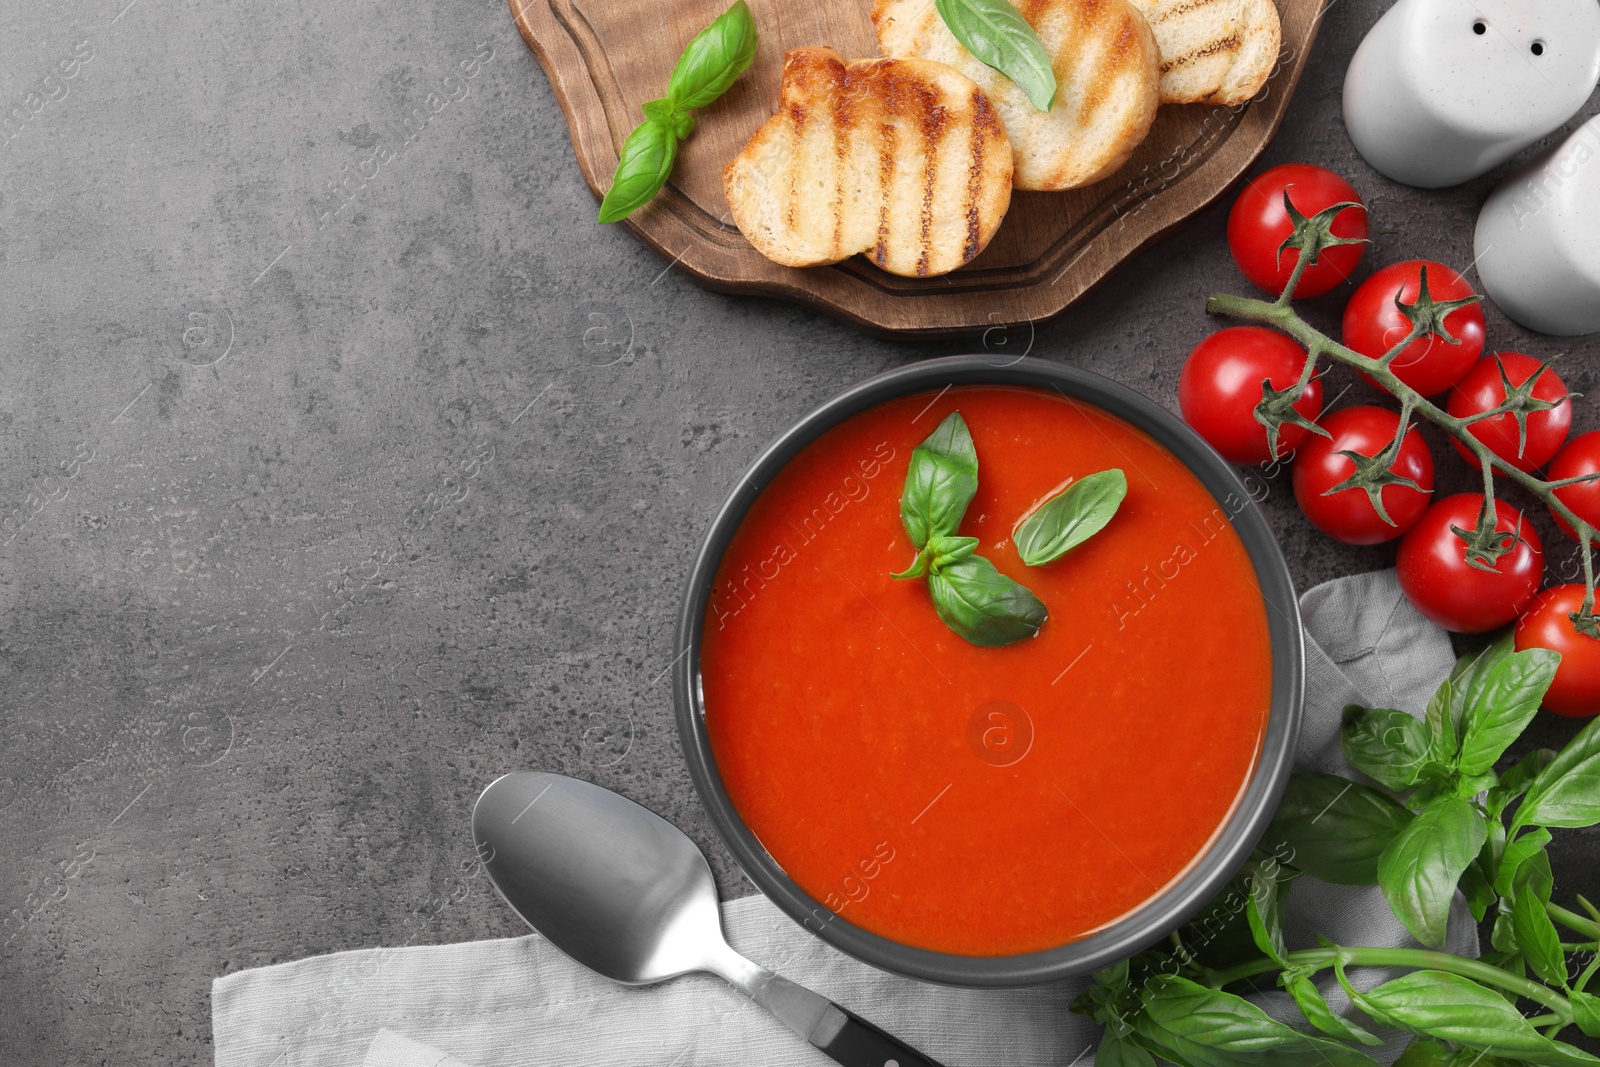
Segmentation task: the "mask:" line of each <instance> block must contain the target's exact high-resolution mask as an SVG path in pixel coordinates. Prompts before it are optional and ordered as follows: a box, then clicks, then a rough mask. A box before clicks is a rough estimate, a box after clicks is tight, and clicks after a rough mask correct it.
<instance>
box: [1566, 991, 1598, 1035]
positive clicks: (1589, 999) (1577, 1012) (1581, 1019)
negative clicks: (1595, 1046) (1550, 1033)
mask: <svg viewBox="0 0 1600 1067" xmlns="http://www.w3.org/2000/svg"><path fill="white" fill-rule="evenodd" d="M1567 997H1568V998H1569V999H1570V1000H1571V1001H1572V1021H1573V1022H1575V1023H1577V1024H1578V1029H1579V1030H1582V1031H1583V1032H1584V1033H1586V1034H1588V1035H1589V1036H1590V1037H1600V997H1597V996H1595V995H1594V994H1593V993H1585V992H1583V991H1582V990H1581V989H1575V990H1573V991H1572V992H1570V993H1568V994H1567Z"/></svg>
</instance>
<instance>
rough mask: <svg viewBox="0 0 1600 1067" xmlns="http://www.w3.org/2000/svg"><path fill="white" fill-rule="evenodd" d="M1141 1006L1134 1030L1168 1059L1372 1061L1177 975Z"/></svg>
mask: <svg viewBox="0 0 1600 1067" xmlns="http://www.w3.org/2000/svg"><path fill="white" fill-rule="evenodd" d="M1500 1003H1502V1004H1505V1001H1501V1002H1500ZM1144 1009H1145V1010H1144V1012H1143V1014H1141V1015H1140V1016H1139V1017H1138V1018H1137V1019H1135V1020H1134V1033H1136V1034H1137V1035H1138V1036H1139V1038H1140V1040H1141V1043H1143V1044H1145V1045H1146V1046H1148V1047H1149V1048H1151V1049H1153V1050H1154V1051H1155V1052H1156V1053H1157V1054H1158V1055H1160V1056H1163V1057H1165V1058H1166V1059H1169V1060H1172V1061H1173V1062H1174V1063H1188V1064H1205V1065H1206V1067H1235V1065H1241V1067H1242V1065H1246V1064H1249V1065H1260V1067H1290V1065H1295V1067H1303V1065H1305V1064H1317V1065H1318V1067H1376V1065H1377V1061H1376V1060H1374V1059H1373V1058H1372V1057H1371V1056H1368V1055H1367V1054H1366V1053H1364V1052H1359V1051H1357V1050H1356V1049H1353V1048H1351V1047H1350V1046H1348V1045H1345V1044H1342V1043H1340V1042H1338V1041H1334V1040H1332V1039H1330V1038H1325V1037H1317V1036H1314V1035H1312V1034H1303V1033H1301V1032H1300V1031H1298V1030H1294V1029H1292V1028H1290V1027H1289V1026H1286V1025H1285V1024H1283V1023H1280V1022H1278V1020H1276V1019H1274V1018H1272V1017H1271V1016H1270V1015H1268V1014H1267V1013H1266V1012H1264V1011H1262V1010H1261V1009H1260V1008H1258V1007H1256V1006H1255V1005H1254V1004H1252V1003H1250V1002H1249V1001H1248V1000H1245V999H1244V998H1242V997H1237V996H1235V995H1233V994H1232V993H1225V992H1223V991H1222V990H1220V989H1211V988H1209V987H1207V986H1203V985H1200V984H1199V983H1198V982H1193V981H1190V980H1189V979H1187V978H1183V977H1176V976H1163V977H1160V978H1158V979H1156V980H1154V981H1152V982H1151V983H1150V984H1149V985H1148V986H1146V987H1145V993H1144ZM1511 1010H1512V1011H1513V1012H1515V1011H1516V1009H1515V1008H1512V1009H1511Z"/></svg>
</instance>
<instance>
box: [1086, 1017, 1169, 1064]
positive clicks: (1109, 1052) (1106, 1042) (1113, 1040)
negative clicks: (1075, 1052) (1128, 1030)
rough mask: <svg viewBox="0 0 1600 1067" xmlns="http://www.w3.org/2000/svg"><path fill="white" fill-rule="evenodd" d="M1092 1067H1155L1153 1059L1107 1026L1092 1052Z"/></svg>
mask: <svg viewBox="0 0 1600 1067" xmlns="http://www.w3.org/2000/svg"><path fill="white" fill-rule="evenodd" d="M1094 1067H1156V1060H1155V1057H1154V1056H1152V1055H1150V1053H1148V1052H1146V1051H1145V1050H1144V1049H1142V1048H1140V1047H1139V1046H1138V1045H1135V1044H1134V1043H1133V1042H1132V1041H1129V1040H1128V1039H1127V1038H1125V1037H1120V1036H1118V1035H1117V1032H1116V1031H1115V1030H1112V1029H1111V1028H1110V1027H1109V1026H1108V1027H1106V1032H1105V1033H1104V1034H1102V1035H1101V1037H1100V1045H1099V1047H1098V1048H1096V1049H1095V1050H1094Z"/></svg>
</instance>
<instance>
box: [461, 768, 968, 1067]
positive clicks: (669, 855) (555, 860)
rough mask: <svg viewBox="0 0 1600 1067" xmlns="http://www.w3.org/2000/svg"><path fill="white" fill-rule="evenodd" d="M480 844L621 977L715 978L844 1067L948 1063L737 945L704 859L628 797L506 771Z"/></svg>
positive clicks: (495, 787) (491, 868)
mask: <svg viewBox="0 0 1600 1067" xmlns="http://www.w3.org/2000/svg"><path fill="white" fill-rule="evenodd" d="M472 839H473V842H474V844H475V845H476V847H477V850H478V857H479V858H480V859H481V860H482V861H483V865H484V869H485V870H486V871H488V872H489V880H490V881H491V882H493V883H494V887H495V889H496V890H497V891H498V892H499V894H500V896H501V897H502V898H503V899H504V900H505V902H506V903H507V904H509V905H511V908H512V910H513V911H515V912H516V913H517V914H518V915H520V916H522V919H523V921H524V922H526V923H527V924H528V925H529V926H531V927H533V928H534V929H535V930H537V931H538V932H539V933H540V934H542V935H543V936H544V937H545V939H546V940H548V941H549V942H550V943H551V944H552V945H554V946H555V947H556V948H558V949H560V950H561V951H562V952H564V953H566V954H567V955H568V956H570V957H572V959H573V960H575V961H576V962H578V963H581V964H583V965H584V966H585V967H588V968H589V969H590V970H593V971H595V972H597V973H599V974H602V975H604V976H605V977H607V978H610V979H611V980H612V981H615V982H621V983H623V984H626V985H653V984H655V983H656V982H661V981H665V980H666V979H668V978H674V977H676V976H678V975H681V974H687V973H689V972H691V971H710V972H711V973H713V974H718V975H721V976H722V977H723V978H726V979H727V980H728V981H729V982H732V983H733V984H734V985H736V986H738V987H739V988H740V989H741V990H743V991H744V993H745V994H746V995H748V996H749V997H750V998H751V999H752V1000H754V1001H755V1002H756V1003H757V1004H760V1005H761V1006H762V1007H764V1008H766V1009H767V1010H768V1011H770V1012H771V1013H772V1014H773V1015H774V1016H776V1017H777V1018H778V1020H779V1021H780V1022H782V1023H783V1024H784V1025H785V1026H787V1027H788V1028H789V1029H790V1030H793V1031H794V1032H795V1033H796V1034H798V1035H799V1036H801V1037H803V1038H805V1039H806V1040H807V1041H809V1042H810V1043H811V1044H812V1045H814V1046H815V1047H816V1048H818V1049H820V1050H821V1051H823V1052H824V1053H826V1054H827V1055H828V1056H830V1057H832V1058H833V1060H834V1061H835V1062H837V1063H841V1064H844V1065H845V1067H885V1065H889V1064H892V1065H894V1067H939V1065H938V1064H936V1063H934V1061H932V1060H930V1059H928V1058H927V1057H926V1056H924V1055H922V1054H921V1053H920V1052H917V1051H916V1050H915V1049H913V1048H911V1047H910V1046H908V1045H905V1044H904V1043H902V1042H901V1041H899V1040H898V1039H896V1038H894V1037H891V1036H890V1035H889V1034H887V1033H885V1032H884V1031H882V1030H880V1029H879V1028H878V1027H876V1026H874V1025H873V1024H872V1023H869V1022H867V1021H866V1020H864V1019H862V1018H860V1017H859V1016H857V1015H854V1014H852V1013H850V1012H848V1011H846V1010H845V1009H844V1008H841V1007H839V1006H838V1005H837V1004H833V1003H832V1002H830V1001H829V1000H828V999H827V998H825V997H822V996H820V995H818V994H816V993H813V992H812V991H811V990H809V989H806V988H805V987H804V986H800V985H797V984H795V983H794V982H791V981H789V980H788V979H786V978H783V977H782V976H780V975H777V974H774V973H773V972H771V971H769V970H767V969H766V968H764V967H760V966H757V965H756V964H754V963H752V962H750V961H749V960H747V959H745V958H744V957H743V956H741V955H739V954H738V953H737V952H735V951H734V950H733V949H732V948H731V947H729V945H728V943H727V941H725V940H724V939H723V936H722V915H721V912H720V911H719V910H718V907H717V887H716V883H715V882H714V881H713V880H712V877H711V868H710V867H709V866H708V865H707V864H706V860H705V856H703V855H702V854H701V853H700V850H699V849H698V848H696V847H695V844H694V842H693V841H691V840H689V838H688V836H687V835H686V834H684V833H683V831H681V830H679V829H678V828H677V827H675V826H673V825H672V824H671V823H669V822H667V821H666V820H665V819H663V818H661V816H659V815H657V814H655V813H654V812H652V811H650V810H649V809H647V808H643V807H640V806H639V805H638V804H635V803H634V802H633V801H631V800H629V799H627V798H626V797H623V796H621V795H619V794H617V793H613V792H611V790H609V789H603V788H601V787H600V786H597V785H593V784H591V783H589V782H584V781H581V780H579V779H577V778H568V777H566V776H565V775H560V774H548V773H544V772H539V771H523V772H519V773H516V774H508V775H505V776H503V777H501V778H499V779H496V780H495V781H494V782H492V783H490V785H489V787H488V788H487V789H485V790H484V791H483V795H482V796H481V797H479V798H478V803H477V805H476V806H475V807H474V808H473V809H472Z"/></svg>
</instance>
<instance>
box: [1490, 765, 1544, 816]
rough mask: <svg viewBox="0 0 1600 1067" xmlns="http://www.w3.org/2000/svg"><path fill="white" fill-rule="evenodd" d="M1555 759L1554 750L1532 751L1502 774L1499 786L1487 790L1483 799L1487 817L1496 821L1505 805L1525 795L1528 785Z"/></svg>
mask: <svg viewBox="0 0 1600 1067" xmlns="http://www.w3.org/2000/svg"><path fill="white" fill-rule="evenodd" d="M1555 758H1556V754H1555V750H1554V749H1549V748H1538V749H1534V750H1533V751H1532V752H1530V753H1528V754H1527V755H1526V756H1523V757H1522V758H1521V759H1520V760H1518V761H1517V763H1516V765H1515V766H1513V767H1512V768H1511V769H1510V770H1509V771H1506V773H1504V774H1502V775H1501V776H1500V784H1499V785H1497V786H1495V787H1494V788H1493V789H1491V790H1489V795H1488V796H1487V797H1485V798H1484V806H1485V807H1487V808H1488V809H1489V817H1490V818H1491V819H1498V818H1499V817H1500V813H1501V812H1503V811H1505V810H1506V805H1508V804H1510V803H1511V802H1512V801H1513V800H1515V799H1517V798H1518V797H1520V796H1521V795H1522V794H1523V793H1526V792H1527V791H1528V785H1529V783H1531V782H1532V781H1533V779H1534V778H1535V777H1536V776H1537V775H1538V773H1539V772H1540V771H1542V770H1544V769H1545V768H1546V767H1548V766H1549V765H1550V761H1551V760H1553V759H1555Z"/></svg>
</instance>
